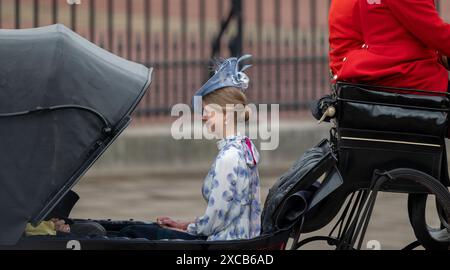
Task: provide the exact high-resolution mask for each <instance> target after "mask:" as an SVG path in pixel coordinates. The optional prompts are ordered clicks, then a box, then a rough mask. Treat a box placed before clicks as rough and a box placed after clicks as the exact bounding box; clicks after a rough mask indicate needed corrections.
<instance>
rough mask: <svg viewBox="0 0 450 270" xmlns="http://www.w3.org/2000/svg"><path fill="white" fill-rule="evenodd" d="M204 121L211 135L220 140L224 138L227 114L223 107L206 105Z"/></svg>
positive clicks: (204, 107)
mask: <svg viewBox="0 0 450 270" xmlns="http://www.w3.org/2000/svg"><path fill="white" fill-rule="evenodd" d="M202 120H203V122H205V125H206V128H207V130H208V132H209V133H210V134H213V135H216V136H217V137H219V138H223V137H224V123H225V114H224V113H223V109H222V107H220V106H219V105H217V104H206V105H204V106H203V115H202Z"/></svg>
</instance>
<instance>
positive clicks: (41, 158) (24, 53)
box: [0, 24, 152, 245]
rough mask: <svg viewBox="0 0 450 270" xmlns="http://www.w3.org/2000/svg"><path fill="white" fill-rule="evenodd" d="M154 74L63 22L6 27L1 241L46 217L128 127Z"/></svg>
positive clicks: (0, 124)
mask: <svg viewBox="0 0 450 270" xmlns="http://www.w3.org/2000/svg"><path fill="white" fill-rule="evenodd" d="M151 74H152V70H151V69H148V68H146V67H144V66H143V65H140V64H137V63H133V62H130V61H127V60H125V59H122V58H120V57H118V56H115V55H113V54H111V53H108V52H107V51H105V50H103V49H101V48H99V47H97V46H96V45H94V44H92V43H90V42H89V41H87V40H86V39H84V38H82V37H81V36H79V35H77V34H76V33H74V32H73V31H71V30H70V29H68V28H66V27H65V26H63V25H59V24H58V25H52V26H48V27H41V28H35V29H24V30H0V245H9V244H15V243H16V242H17V241H18V239H19V238H20V237H21V235H22V233H23V231H24V228H25V226H26V223H27V222H31V223H33V224H37V223H39V222H40V221H42V219H43V218H45V216H46V215H47V214H48V213H49V212H50V211H51V210H52V208H53V207H54V206H55V205H56V204H57V203H58V201H59V200H60V199H61V198H62V197H63V196H64V195H65V194H66V193H67V192H68V191H69V190H70V189H71V188H72V187H73V186H74V185H75V184H76V182H77V181H78V180H79V179H80V177H81V176H82V175H83V174H84V173H85V172H86V171H87V170H88V169H89V167H90V166H92V164H93V163H94V162H95V161H96V160H97V159H98V158H99V156H100V155H101V154H102V153H103V152H104V151H105V150H106V148H107V147H108V146H109V145H110V144H111V143H112V142H113V141H114V139H115V138H116V137H117V136H118V135H119V134H120V133H121V132H122V131H123V129H124V128H125V127H126V126H127V125H128V123H129V122H130V119H131V118H130V114H131V113H132V112H133V111H134V109H135V108H136V106H137V104H138V102H139V101H140V99H141V98H142V96H143V95H144V94H145V92H146V91H147V89H148V88H149V85H150V82H151Z"/></svg>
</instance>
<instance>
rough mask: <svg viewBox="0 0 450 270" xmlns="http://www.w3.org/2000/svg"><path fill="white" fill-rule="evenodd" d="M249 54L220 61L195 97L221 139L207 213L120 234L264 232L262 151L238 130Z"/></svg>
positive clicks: (236, 235) (246, 235)
mask: <svg viewBox="0 0 450 270" xmlns="http://www.w3.org/2000/svg"><path fill="white" fill-rule="evenodd" d="M246 58H247V57H242V58H240V59H237V58H230V59H227V60H224V61H222V62H221V63H219V67H218V69H217V71H216V73H215V75H214V76H213V77H212V78H211V79H210V80H208V82H206V83H205V85H203V86H202V87H201V89H200V90H198V91H197V93H196V94H195V95H194V102H193V103H194V107H195V106H202V109H203V110H200V111H202V112H203V115H202V120H203V121H204V122H206V123H205V125H206V127H207V129H208V132H209V133H211V134H213V135H215V137H216V138H218V139H220V140H219V141H218V142H217V146H218V149H219V153H218V155H217V157H216V160H215V161H214V163H213V165H212V167H211V169H210V171H209V173H208V174H207V176H206V178H205V181H204V184H203V188H202V193H203V197H204V199H205V200H206V203H207V208H206V211H205V213H204V215H203V216H201V217H199V218H197V219H196V220H194V221H190V222H179V221H175V220H172V219H171V218H168V217H160V218H158V219H157V224H151V225H137V226H130V227H126V228H124V229H123V230H122V231H121V232H120V236H124V237H130V238H147V239H150V240H159V239H184V240H210V241H215V240H238V239H252V238H255V237H258V236H259V234H260V230H261V212H262V209H261V200H260V183H259V175H258V164H259V153H258V151H257V149H256V147H255V145H254V144H253V143H252V142H251V141H250V139H249V138H248V137H246V136H243V135H241V134H240V133H239V132H238V130H237V124H238V122H239V121H248V119H249V115H248V114H249V112H248V110H247V108H246V106H247V98H246V96H245V93H244V91H245V90H246V89H247V87H248V83H249V78H248V77H247V75H246V74H245V73H244V72H243V71H244V69H246V68H248V67H249V66H245V67H244V68H242V69H240V67H239V63H240V62H241V61H242V60H245V59H246Z"/></svg>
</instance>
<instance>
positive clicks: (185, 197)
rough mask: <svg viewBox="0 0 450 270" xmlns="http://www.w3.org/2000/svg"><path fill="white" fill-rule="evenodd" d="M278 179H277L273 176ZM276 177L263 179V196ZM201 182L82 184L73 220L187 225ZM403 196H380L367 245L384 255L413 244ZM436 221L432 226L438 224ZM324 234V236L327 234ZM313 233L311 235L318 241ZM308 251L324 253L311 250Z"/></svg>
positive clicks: (196, 210)
mask: <svg viewBox="0 0 450 270" xmlns="http://www.w3.org/2000/svg"><path fill="white" fill-rule="evenodd" d="M274 175H279V174H274ZM275 179H276V177H263V178H262V179H261V182H262V196H263V198H265V196H266V195H267V192H268V189H269V187H270V186H272V184H273V183H274V181H275ZM201 184H202V179H201V177H199V178H198V179H182V177H180V178H177V177H170V178H167V177H161V176H159V177H154V176H149V177H134V178H127V179H97V178H95V179H89V178H86V179H83V180H82V181H81V182H80V183H79V184H78V185H77V187H76V188H75V191H77V192H78V193H79V194H80V196H81V200H80V202H79V203H78V205H77V206H76V208H75V209H74V212H73V214H72V216H73V217H76V218H111V219H118V220H123V219H125V220H127V219H130V218H133V219H136V220H145V221H150V220H154V219H155V218H156V217H158V216H170V217H176V218H179V219H181V220H190V219H192V217H195V216H198V215H201V214H202V211H203V210H204V208H205V203H204V201H203V199H202V197H201V195H200V187H201ZM406 204H407V198H406V196H405V195H398V194H381V195H380V197H379V199H378V201H377V205H376V207H375V211H374V215H373V218H372V220H371V224H370V227H369V230H368V234H367V237H366V240H377V241H379V242H380V243H381V248H382V249H400V248H402V247H404V246H406V245H407V244H409V243H411V242H412V241H413V240H414V239H415V238H414V235H413V231H412V229H411V226H410V225H409V222H408V216H407V210H406ZM436 222H437V220H436V219H435V218H434V215H431V217H430V223H432V224H433V223H435V224H437V223H436ZM329 230H330V229H329V228H326V229H325V230H324V231H323V232H322V235H326V234H327V232H328V231H329ZM320 233H321V232H318V233H317V232H316V233H314V234H313V235H319V234H320ZM308 248H310V249H326V247H325V246H324V245H313V246H310V247H308Z"/></svg>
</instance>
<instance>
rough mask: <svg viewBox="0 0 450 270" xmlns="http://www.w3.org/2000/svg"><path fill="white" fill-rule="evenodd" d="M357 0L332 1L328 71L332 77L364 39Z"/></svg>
mask: <svg viewBox="0 0 450 270" xmlns="http://www.w3.org/2000/svg"><path fill="white" fill-rule="evenodd" d="M359 16H360V15H359V3H358V0H333V1H331V6H330V16H329V29H330V69H331V73H332V74H333V75H336V74H338V72H339V70H341V68H342V64H343V63H344V61H343V60H344V59H345V57H346V56H347V55H348V53H349V52H350V51H352V50H357V49H359V48H361V46H362V45H363V44H364V39H363V35H362V30H361V23H360V22H359V21H358V19H359Z"/></svg>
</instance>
